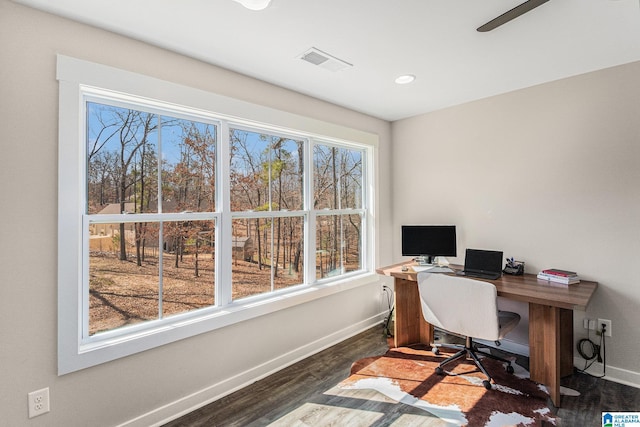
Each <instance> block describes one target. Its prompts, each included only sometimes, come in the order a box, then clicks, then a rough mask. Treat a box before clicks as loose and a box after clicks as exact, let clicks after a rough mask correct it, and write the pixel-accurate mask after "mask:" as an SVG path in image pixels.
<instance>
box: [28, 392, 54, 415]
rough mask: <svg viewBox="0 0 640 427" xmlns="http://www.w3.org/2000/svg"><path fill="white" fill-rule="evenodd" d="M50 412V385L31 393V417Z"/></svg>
mask: <svg viewBox="0 0 640 427" xmlns="http://www.w3.org/2000/svg"><path fill="white" fill-rule="evenodd" d="M47 412H49V387H47V388H43V389H41V390H37V391H32V392H31V393H29V418H33V417H37V416H38V415H42V414H46V413H47Z"/></svg>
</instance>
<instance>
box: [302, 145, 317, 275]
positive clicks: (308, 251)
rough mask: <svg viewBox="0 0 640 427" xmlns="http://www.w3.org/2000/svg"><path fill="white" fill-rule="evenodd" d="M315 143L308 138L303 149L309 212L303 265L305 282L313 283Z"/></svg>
mask: <svg viewBox="0 0 640 427" xmlns="http://www.w3.org/2000/svg"><path fill="white" fill-rule="evenodd" d="M314 144H315V142H314V140H313V139H309V142H308V144H305V147H304V150H305V153H304V161H305V165H304V166H305V167H304V171H303V173H304V182H305V191H304V207H305V210H307V212H309V214H308V215H307V216H306V224H305V227H304V230H305V236H304V241H305V251H304V265H305V282H306V283H308V284H313V283H315V281H316V213H315V209H314V207H313V194H314V184H313V145H314Z"/></svg>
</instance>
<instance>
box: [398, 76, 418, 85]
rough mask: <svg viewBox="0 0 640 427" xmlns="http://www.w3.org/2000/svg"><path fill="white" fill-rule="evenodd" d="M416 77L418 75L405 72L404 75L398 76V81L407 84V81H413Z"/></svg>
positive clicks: (400, 83)
mask: <svg viewBox="0 0 640 427" xmlns="http://www.w3.org/2000/svg"><path fill="white" fill-rule="evenodd" d="M415 79H416V76H414V75H413V74H403V75H402V76H399V77H398V78H396V83H398V84H399V85H406V84H407V83H411V82H412V81H414V80H415Z"/></svg>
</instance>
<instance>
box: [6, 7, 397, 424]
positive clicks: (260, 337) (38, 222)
mask: <svg viewBox="0 0 640 427" xmlns="http://www.w3.org/2000/svg"><path fill="white" fill-rule="evenodd" d="M56 54H63V55H67V56H71V57H75V58H79V59H83V60H88V61H93V62H97V63H101V64H106V65H109V66H113V67H116V68H121V69H124V70H128V71H133V72H137V73H141V74H145V75H148V76H152V77H157V78H161V79H164V80H168V81H171V82H175V83H179V84H183V85H187V86H192V87H196V88H199V89H203V90H206V91H210V92H212V93H217V94H221V95H226V96H230V97H233V98H236V99H241V100H245V101H249V102H253V103H256V104H260V105H263V106H267V107H272V108H275V109H278V110H282V111H286V112H291V113H296V114H299V115H303V116H307V117H310V118H313V119H316V120H321V121H324V122H328V123H331V124H335V125H341V126H347V127H350V128H354V129H357V130H359V131H365V132H370V133H374V134H378V135H379V138H380V145H379V152H378V154H379V162H380V163H379V165H378V166H379V167H378V171H379V172H378V178H379V182H380V183H381V185H380V186H379V187H378V190H377V199H378V200H383V201H385V202H386V201H387V200H388V199H389V191H390V184H389V182H390V181H391V179H390V160H389V159H390V154H389V146H390V125H389V123H387V122H385V121H382V120H378V119H374V118H371V117H368V116H365V115H362V114H358V113H355V112H353V111H350V110H347V109H343V108H339V107H336V106H334V105H331V104H328V103H325V102H321V101H318V100H315V99H312V98H309V97H306V96H303V95H300V94H297V93H294V92H291V91H287V90H284V89H281V88H278V87H275V86H272V85H269V84H266V83H263V82H259V81H257V80H253V79H250V78H247V77H244V76H241V75H238V74H235V73H232V72H229V71H226V70H223V69H220V68H216V67H213V66H210V65H207V64H204V63H202V62H198V61H196V60H193V59H190V58H187V57H184V56H180V55H177V54H174V53H171V52H168V51H165V50H162V49H158V48H154V47H150V46H148V45H146V44H143V43H140V42H137V41H133V40H130V39H127V38H124V37H120V36H117V35H114V34H112V33H109V32H105V31H102V30H97V29H94V28H91V27H88V26H84V25H80V24H77V23H74V22H72V21H69V20H65V19H62V18H58V17H54V16H52V15H48V14H45V13H42V12H38V11H35V10H32V9H29V8H26V7H24V6H20V5H17V4H14V3H11V2H9V1H8V0H0V64H1V66H0V94H1V95H0V123H1V126H0V129H1V133H0V143H1V147H2V150H1V151H0V153H1V154H0V159H1V162H2V167H0V196H1V198H2V221H0V242H2V244H1V245H0V271H1V272H2V283H1V284H0V414H1V415H0V416H1V421H0V424H2V425H8V426H19V425H34V426H45V425H46V426H112V425H118V424H121V423H125V422H129V421H132V420H133V421H132V422H131V423H130V425H141V426H142V425H149V424H150V423H152V422H156V421H159V420H162V419H163V417H164V418H166V417H167V416H170V415H172V414H175V412H176V411H181V410H186V409H188V408H190V407H191V406H192V405H196V404H198V403H201V401H202V400H203V399H207V398H212V397H215V396H219V395H220V394H221V393H226V392H228V391H229V390H230V389H231V388H233V387H235V386H237V382H238V378H241V379H247V378H250V377H251V376H252V375H253V376H255V375H260V374H263V373H264V372H265V371H269V370H273V369H277V368H278V367H280V366H282V364H283V363H288V362H290V360H289V359H290V358H291V357H292V356H294V357H298V356H303V355H305V354H309V353H312V352H315V351H317V350H318V349H319V348H321V347H322V346H326V345H329V344H331V343H333V342H338V341H340V340H342V339H344V338H345V337H346V336H348V335H349V334H352V333H355V332H357V329H358V328H363V327H366V325H367V322H370V321H371V320H370V319H372V318H375V317H376V315H378V314H379V313H380V312H381V307H382V304H381V301H380V285H379V284H378V283H372V284H371V285H368V286H363V287H359V288H355V289H351V290H349V291H345V292H341V293H338V294H335V295H332V296H329V297H326V298H323V299H320V300H316V301H313V302H310V303H306V304H304V305H301V306H297V307H294V308H291V309H287V310H283V311H280V312H277V313H274V314H271V315H268V316H263V317H260V318H258V319H255V320H250V321H246V322H243V323H241V324H236V325H234V326H232V327H227V328H223V329H220V330H217V331H214V332H210V333H205V334H202V335H199V336H197V337H194V338H190V339H185V340H182V341H179V342H176V343H173V344H169V345H165V346H163V347H160V348H157V349H154V350H149V351H146V352H143V353H138V354H136V355H133V356H129V357H126V358H123V359H119V360H116V361H114V362H110V363H105V364H102V365H100V366H97V367H94V368H88V369H85V370H82V371H78V372H74V373H71V374H67V375H64V376H61V377H58V376H57V374H56V372H57V360H56V354H57V337H56V330H57V283H56V278H57V256H56V250H57V233H56V229H57V200H58V193H57V191H58V190H57V174H58V165H57V152H58V82H57V81H56ZM379 204H380V209H379V210H378V217H377V222H378V224H377V225H378V227H377V230H376V231H377V237H378V247H377V248H376V254H377V255H376V256H377V260H376V261H377V262H380V263H388V262H390V260H391V251H390V247H389V245H388V244H385V243H387V242H388V241H390V236H391V227H390V224H391V222H390V221H391V219H390V212H391V207H390V206H389V204H388V203H379ZM319 319H322V321H319ZM234 375H240V377H235V378H234V377H233V376H234ZM43 387H49V388H50V392H51V412H50V413H48V414H46V415H43V416H40V417H37V418H34V419H32V420H28V419H27V393H28V392H30V391H34V390H38V389H40V388H43ZM181 399H182V400H181ZM165 405H168V406H165ZM154 411H155V412H154ZM145 414H147V415H145ZM140 416H142V418H140V419H138V420H135V419H136V417H140Z"/></svg>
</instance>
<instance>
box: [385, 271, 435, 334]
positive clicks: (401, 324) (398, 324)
mask: <svg viewBox="0 0 640 427" xmlns="http://www.w3.org/2000/svg"><path fill="white" fill-rule="evenodd" d="M394 295H395V316H396V318H395V323H394V331H393V340H394V345H395V347H401V346H404V345H408V344H416V343H423V344H427V345H429V344H431V343H433V327H432V326H431V325H430V324H429V323H427V322H426V321H425V320H424V317H423V316H422V308H421V307H420V293H419V292H418V283H417V282H415V281H413V280H405V279H400V278H397V277H396V279H395V290H394Z"/></svg>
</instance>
